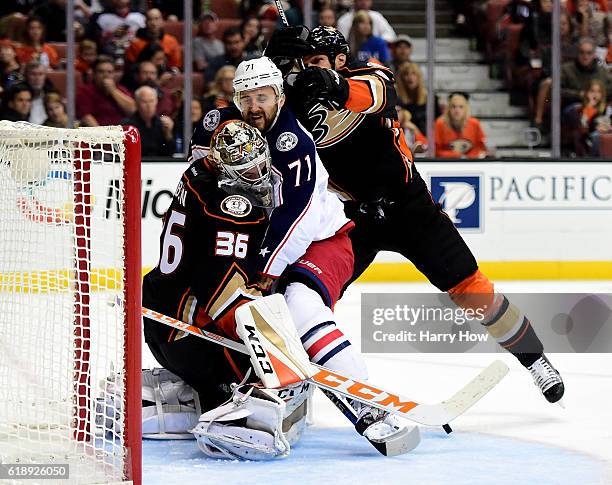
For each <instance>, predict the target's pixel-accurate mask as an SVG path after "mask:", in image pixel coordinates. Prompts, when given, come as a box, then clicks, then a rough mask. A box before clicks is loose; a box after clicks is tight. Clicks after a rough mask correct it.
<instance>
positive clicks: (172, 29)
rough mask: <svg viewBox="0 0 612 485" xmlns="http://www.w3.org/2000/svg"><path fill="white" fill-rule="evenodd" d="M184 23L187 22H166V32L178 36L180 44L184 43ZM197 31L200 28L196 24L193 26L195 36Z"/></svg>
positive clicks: (192, 33)
mask: <svg viewBox="0 0 612 485" xmlns="http://www.w3.org/2000/svg"><path fill="white" fill-rule="evenodd" d="M184 24H185V23H184V22H183V21H182V20H175V21H170V22H166V24H165V25H164V32H166V34H170V35H173V36H174V37H176V40H178V41H179V44H182V43H183V26H184ZM197 31H198V29H197V27H196V26H195V25H194V26H193V28H192V29H191V36H192V37H195V36H196V33H197Z"/></svg>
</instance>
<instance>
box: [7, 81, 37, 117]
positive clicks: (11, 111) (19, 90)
mask: <svg viewBox="0 0 612 485" xmlns="http://www.w3.org/2000/svg"><path fill="white" fill-rule="evenodd" d="M2 106H3V109H2V113H0V119H2V120H8V121H28V118H29V117H30V109H31V107H32V90H31V89H30V86H28V85H27V84H25V83H17V84H13V85H12V86H11V87H10V88H8V89H7V90H6V91H5V92H4V99H3V102H2Z"/></svg>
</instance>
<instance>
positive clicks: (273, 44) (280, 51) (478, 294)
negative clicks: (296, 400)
mask: <svg viewBox="0 0 612 485" xmlns="http://www.w3.org/2000/svg"><path fill="white" fill-rule="evenodd" d="M266 55H267V56H269V57H270V58H271V59H272V60H273V61H274V62H275V63H276V64H277V65H278V66H279V67H280V68H281V69H283V74H284V75H285V79H286V83H285V84H286V92H287V99H288V103H289V105H290V106H291V107H292V108H293V109H294V110H295V113H296V115H297V118H298V120H299V121H300V122H301V123H302V124H303V125H304V126H305V127H306V128H307V129H308V130H309V131H310V132H311V133H312V135H313V138H314V140H315V144H316V147H317V151H318V153H319V156H320V157H321V160H322V162H323V165H324V166H325V168H326V169H327V171H328V173H329V178H330V187H331V188H333V189H334V190H335V191H336V192H337V193H338V194H339V195H340V196H341V197H342V198H343V200H344V203H345V210H346V214H347V216H348V217H350V218H351V219H353V220H354V221H355V223H356V227H355V229H354V230H353V231H351V233H350V237H351V241H352V243H353V252H354V254H355V270H354V273H353V275H352V277H351V281H354V280H355V279H357V278H358V277H359V275H361V274H362V273H363V272H364V271H365V269H366V268H367V267H368V266H369V265H370V264H371V263H372V261H373V260H374V258H375V256H376V254H377V253H378V252H379V251H383V250H384V251H394V252H397V253H400V254H402V255H403V256H405V257H406V258H408V259H409V260H410V261H412V262H413V263H414V265H415V266H416V267H417V268H418V269H419V271H421V272H422V273H423V274H424V275H425V276H426V277H427V278H428V279H429V281H430V282H431V283H432V284H433V285H435V286H436V287H437V288H438V289H439V290H441V291H445V292H448V293H449V295H450V296H451V298H452V299H453V301H454V302H455V303H456V304H458V305H459V306H461V307H464V308H473V309H476V308H479V307H480V308H481V307H483V305H486V308H487V313H486V317H485V319H484V320H483V325H485V326H486V328H487V330H488V332H489V333H490V334H491V335H492V336H493V337H494V338H495V339H496V341H497V342H498V343H499V344H500V345H501V346H502V347H503V348H505V349H506V350H508V351H509V352H511V353H512V354H513V355H514V356H515V357H516V358H517V359H518V360H519V361H520V363H521V364H522V365H523V366H524V367H526V368H527V369H528V370H529V372H530V373H531V375H532V377H533V379H534V382H535V384H536V385H537V386H538V388H539V389H540V391H541V392H542V394H543V395H544V397H545V398H546V399H547V400H548V401H550V402H557V401H559V400H560V399H561V398H562V396H563V393H564V384H563V380H562V379H561V376H560V374H559V372H558V371H557V370H556V369H555V368H554V367H553V366H552V364H551V363H550V361H549V360H548V358H547V357H546V355H545V354H544V349H543V345H542V342H541V341H540V339H539V338H538V336H537V335H536V333H535V330H534V329H533V327H532V325H531V322H530V321H529V319H528V318H527V317H526V316H525V315H523V314H522V312H521V311H520V310H519V309H518V308H517V307H515V306H514V305H513V304H512V303H510V302H509V300H508V299H507V298H506V297H505V296H504V295H503V294H501V293H497V292H495V290H494V287H493V284H492V283H491V281H489V279H488V278H487V277H486V276H485V275H484V274H483V273H482V272H481V271H480V270H479V269H478V265H477V263H476V259H475V258H474V256H473V254H472V252H471V251H470V249H469V248H468V246H467V245H466V243H465V242H464V240H463V238H462V237H461V235H460V234H459V232H458V231H457V229H456V228H455V226H454V224H453V223H452V221H451V220H450V219H449V218H448V216H447V215H446V214H445V213H444V212H443V211H442V209H441V208H440V207H439V205H437V204H436V203H435V202H434V201H433V199H432V197H431V194H430V192H429V190H428V188H427V186H426V184H425V182H424V181H423V179H422V178H421V176H420V175H419V172H418V170H417V168H416V166H415V165H414V163H413V160H412V154H411V152H410V149H409V147H408V145H407V143H406V140H405V138H404V134H403V130H402V129H401V127H400V125H399V122H398V119H397V113H396V111H395V105H396V101H397V98H396V93H395V89H394V78H393V73H392V71H391V70H390V69H388V68H386V67H384V66H382V65H380V64H378V63H376V62H364V61H360V60H357V59H355V58H353V57H352V56H351V55H350V52H349V46H348V43H347V41H346V40H345V38H344V37H343V36H342V34H341V33H340V32H338V31H337V30H336V29H334V28H332V27H323V26H320V27H316V28H314V29H313V30H312V31H308V30H307V29H306V28H305V27H289V28H285V29H277V30H276V31H275V32H274V34H273V36H272V38H271V39H270V42H269V44H268V46H267V48H266ZM293 60H300V61H301V62H302V63H303V65H304V66H305V69H303V70H301V71H300V72H289V71H290V68H291V67H292V66H293V65H295V64H294V63H293ZM293 71H295V69H293Z"/></svg>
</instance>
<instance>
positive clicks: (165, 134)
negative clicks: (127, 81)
mask: <svg viewBox="0 0 612 485" xmlns="http://www.w3.org/2000/svg"><path fill="white" fill-rule="evenodd" d="M134 96H135V99H136V113H134V114H133V115H132V116H130V117H129V118H125V119H123V120H122V121H121V124H122V125H133V126H135V127H136V128H138V131H139V132H140V139H141V155H142V156H143V157H151V156H169V155H172V153H173V152H174V147H173V146H172V145H173V137H172V129H173V128H174V121H172V118H170V117H169V116H165V115H162V116H158V115H157V114H156V113H157V91H155V89H153V88H151V87H149V86H141V87H139V88H138V89H137V90H136V93H135V94H134Z"/></svg>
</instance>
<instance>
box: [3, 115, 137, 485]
mask: <svg viewBox="0 0 612 485" xmlns="http://www.w3.org/2000/svg"><path fill="white" fill-rule="evenodd" d="M140 183H141V179H140V136H139V134H138V131H137V130H136V129H135V128H133V127H126V128H122V127H99V128H79V129H58V128H49V127H42V126H38V125H31V124H29V123H24V122H17V123H12V122H8V121H0V462H2V463H23V464H27V463H50V464H63V463H66V464H68V465H69V476H70V479H69V481H67V482H66V483H111V482H112V483H130V482H131V483H134V484H140V483H141V430H140V428H141V338H142V337H141V314H140V308H141V303H140V302H141V277H142V276H141V249H140V248H141V234H140V222H141V209H140V200H141V191H140Z"/></svg>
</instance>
